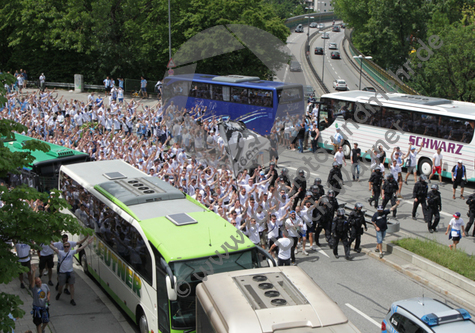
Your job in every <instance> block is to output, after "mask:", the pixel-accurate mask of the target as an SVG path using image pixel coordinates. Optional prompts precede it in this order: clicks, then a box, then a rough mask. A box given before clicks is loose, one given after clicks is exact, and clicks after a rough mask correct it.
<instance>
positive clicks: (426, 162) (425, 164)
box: [418, 158, 432, 177]
mask: <svg viewBox="0 0 475 333" xmlns="http://www.w3.org/2000/svg"><path fill="white" fill-rule="evenodd" d="M418 169H419V174H420V175H425V176H427V177H429V176H430V174H431V173H432V161H431V160H430V159H428V158H421V159H419V167H418Z"/></svg>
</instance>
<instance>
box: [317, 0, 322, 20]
mask: <svg viewBox="0 0 475 333" xmlns="http://www.w3.org/2000/svg"><path fill="white" fill-rule="evenodd" d="M321 3H323V1H317V11H318V17H319V19H318V23H319V24H320V23H322V10H321V9H320V4H321Z"/></svg>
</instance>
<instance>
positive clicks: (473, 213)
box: [465, 193, 475, 237]
mask: <svg viewBox="0 0 475 333" xmlns="http://www.w3.org/2000/svg"><path fill="white" fill-rule="evenodd" d="M466 203H467V205H468V216H469V217H470V220H469V221H468V223H467V227H466V228H465V234H466V235H467V236H468V232H469V231H470V228H471V227H472V225H473V220H474V219H475V193H473V194H470V196H469V197H468V199H467V201H466ZM472 236H473V237H475V227H473V233H472Z"/></svg>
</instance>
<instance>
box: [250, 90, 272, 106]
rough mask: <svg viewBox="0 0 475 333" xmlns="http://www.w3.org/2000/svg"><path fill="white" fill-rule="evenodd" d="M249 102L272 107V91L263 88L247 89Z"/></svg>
mask: <svg viewBox="0 0 475 333" xmlns="http://www.w3.org/2000/svg"><path fill="white" fill-rule="evenodd" d="M249 104H251V105H257V106H265V107H272V106H273V103H272V91H269V90H263V89H249Z"/></svg>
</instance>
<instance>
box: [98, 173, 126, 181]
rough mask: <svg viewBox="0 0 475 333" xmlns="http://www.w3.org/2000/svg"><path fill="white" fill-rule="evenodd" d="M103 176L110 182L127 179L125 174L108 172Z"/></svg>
mask: <svg viewBox="0 0 475 333" xmlns="http://www.w3.org/2000/svg"><path fill="white" fill-rule="evenodd" d="M103 176H104V177H106V178H107V179H110V180H115V179H124V178H127V177H126V176H125V175H124V174H122V173H120V172H108V173H105V174H103Z"/></svg>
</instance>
